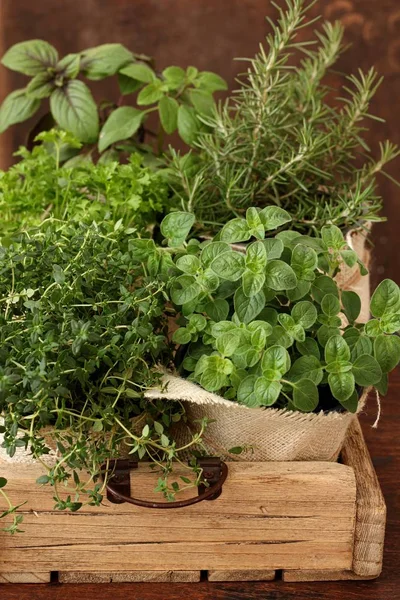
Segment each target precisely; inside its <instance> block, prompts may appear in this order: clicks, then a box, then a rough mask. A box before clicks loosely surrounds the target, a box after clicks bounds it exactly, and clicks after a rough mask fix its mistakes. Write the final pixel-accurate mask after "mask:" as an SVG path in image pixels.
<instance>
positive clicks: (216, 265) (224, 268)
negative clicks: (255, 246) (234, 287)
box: [211, 252, 245, 281]
mask: <svg viewBox="0 0 400 600" xmlns="http://www.w3.org/2000/svg"><path fill="white" fill-rule="evenodd" d="M211 269H212V270H213V271H214V273H216V275H218V277H220V278H221V279H227V280H228V281H237V280H238V279H240V278H241V276H242V275H243V273H244V269H245V259H244V256H243V254H240V253H239V252H224V253H223V254H219V255H218V256H217V257H216V258H214V260H213V261H212V263H211Z"/></svg>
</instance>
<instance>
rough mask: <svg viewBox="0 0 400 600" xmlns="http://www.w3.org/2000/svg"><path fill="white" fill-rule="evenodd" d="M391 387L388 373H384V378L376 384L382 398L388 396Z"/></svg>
mask: <svg viewBox="0 0 400 600" xmlns="http://www.w3.org/2000/svg"><path fill="white" fill-rule="evenodd" d="M388 387H389V378H388V376H387V373H383V375H382V378H381V380H380V381H378V383H376V384H375V388H376V389H377V390H378V392H379V393H380V394H381V396H386V394H387V391H388Z"/></svg>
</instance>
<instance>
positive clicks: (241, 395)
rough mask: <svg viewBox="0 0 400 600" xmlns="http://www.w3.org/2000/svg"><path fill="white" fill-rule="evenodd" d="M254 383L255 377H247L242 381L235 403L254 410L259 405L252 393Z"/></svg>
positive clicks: (253, 392)
mask: <svg viewBox="0 0 400 600" xmlns="http://www.w3.org/2000/svg"><path fill="white" fill-rule="evenodd" d="M256 381H257V376H256V375H248V376H247V377H246V378H245V379H243V381H242V382H241V384H240V385H239V387H238V391H237V401H238V402H239V403H240V404H245V405H246V406H248V407H249V408H255V407H257V406H258V405H259V404H258V400H257V396H256V394H255V391H254V386H255V384H256Z"/></svg>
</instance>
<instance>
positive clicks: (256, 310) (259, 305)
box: [234, 287, 265, 323]
mask: <svg viewBox="0 0 400 600" xmlns="http://www.w3.org/2000/svg"><path fill="white" fill-rule="evenodd" d="M264 306H265V296H264V293H263V292H259V293H258V294H256V295H255V296H252V297H251V298H248V297H247V296H246V294H245V293H244V291H243V289H242V288H241V287H240V288H238V289H237V290H236V292H235V297H234V307H235V312H236V315H237V317H238V319H239V321H241V322H242V323H250V321H253V320H254V319H255V318H256V317H257V315H259V314H260V312H261V311H262V309H263V308H264Z"/></svg>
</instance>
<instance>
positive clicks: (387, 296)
mask: <svg viewBox="0 0 400 600" xmlns="http://www.w3.org/2000/svg"><path fill="white" fill-rule="evenodd" d="M398 312H400V289H399V286H398V285H397V283H395V282H394V281H392V280H391V279H384V280H383V281H381V283H380V284H379V285H378V287H377V288H376V290H375V291H374V293H373V294H372V298H371V314H372V316H373V317H377V318H380V317H383V316H386V315H393V314H395V313H398Z"/></svg>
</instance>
